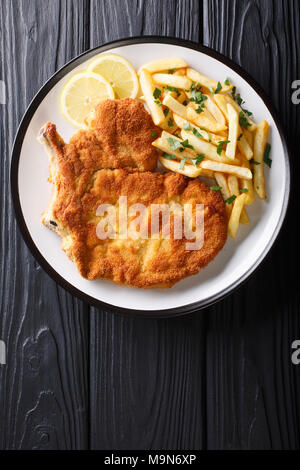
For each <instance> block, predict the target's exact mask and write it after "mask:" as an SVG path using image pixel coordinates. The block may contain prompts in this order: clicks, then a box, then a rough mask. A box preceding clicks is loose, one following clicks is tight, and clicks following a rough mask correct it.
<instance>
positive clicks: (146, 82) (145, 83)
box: [140, 70, 165, 126]
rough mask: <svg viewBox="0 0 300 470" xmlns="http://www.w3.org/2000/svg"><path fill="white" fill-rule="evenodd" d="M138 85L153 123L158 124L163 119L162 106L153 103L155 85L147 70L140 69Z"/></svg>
mask: <svg viewBox="0 0 300 470" xmlns="http://www.w3.org/2000/svg"><path fill="white" fill-rule="evenodd" d="M140 85H141V88H142V91H143V94H144V97H145V100H146V103H147V106H148V108H149V111H150V114H151V116H152V119H153V122H154V124H156V125H157V126H159V125H160V124H161V123H162V122H163V121H164V119H165V115H164V113H163V110H162V106H159V105H158V104H157V103H155V99H154V96H153V92H154V90H155V85H154V83H153V80H152V77H151V75H150V73H149V72H148V71H147V70H142V71H141V74H140Z"/></svg>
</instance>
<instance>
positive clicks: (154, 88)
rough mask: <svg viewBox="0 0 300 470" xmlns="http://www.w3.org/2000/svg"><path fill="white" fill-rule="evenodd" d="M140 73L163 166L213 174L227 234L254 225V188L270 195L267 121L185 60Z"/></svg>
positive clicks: (185, 172)
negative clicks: (223, 206) (254, 116)
mask: <svg viewBox="0 0 300 470" xmlns="http://www.w3.org/2000/svg"><path fill="white" fill-rule="evenodd" d="M138 76H139V80H140V85H141V89H142V93H143V96H141V99H142V100H144V101H145V102H146V104H147V107H148V109H149V111H150V114H151V116H152V119H153V122H154V124H155V125H157V126H159V127H160V128H161V129H162V133H161V136H160V137H158V138H157V139H156V140H155V141H154V142H153V145H154V146H155V147H156V148H157V149H159V150H160V151H161V154H160V157H159V160H160V162H161V164H162V165H163V166H164V167H165V168H167V169H168V170H171V171H174V172H177V173H181V174H183V175H185V176H188V177H190V178H197V177H198V176H204V177H208V178H214V179H215V181H216V186H212V187H211V189H213V190H219V191H221V193H222V195H223V198H224V200H225V202H226V208H227V212H228V233H229V235H230V236H231V237H232V238H235V236H236V234H237V232H238V228H239V224H240V223H242V224H245V225H248V224H249V223H250V221H249V217H248V214H247V212H246V208H245V206H247V205H251V204H252V203H253V201H254V198H255V192H256V194H257V195H258V196H259V197H260V198H261V199H265V198H266V192H265V181H264V155H265V151H266V146H267V145H268V146H269V144H267V139H268V131H269V125H268V123H267V122H266V121H262V122H260V123H259V124H255V123H254V121H253V120H252V119H251V118H250V115H251V113H249V112H248V111H246V110H244V109H243V108H242V100H241V98H239V99H236V94H235V88H234V87H233V84H232V83H230V81H229V79H226V80H225V83H221V82H217V81H215V80H212V79H210V78H208V77H206V76H204V75H202V74H201V73H199V72H198V71H196V70H194V69H192V68H189V66H188V64H187V63H186V62H185V61H184V60H182V59H179V58H171V59H162V60H157V61H155V62H151V63H148V64H145V65H143V66H142V67H141V68H140V70H139V71H138ZM238 96H239V95H238ZM269 147H270V146H269ZM268 150H269V149H268ZM269 161H270V160H269Z"/></svg>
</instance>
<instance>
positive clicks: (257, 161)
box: [253, 121, 269, 199]
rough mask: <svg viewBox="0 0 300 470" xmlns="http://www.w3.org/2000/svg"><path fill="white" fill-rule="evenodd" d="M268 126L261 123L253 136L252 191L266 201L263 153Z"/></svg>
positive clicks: (265, 122) (264, 122)
mask: <svg viewBox="0 0 300 470" xmlns="http://www.w3.org/2000/svg"><path fill="white" fill-rule="evenodd" d="M268 132H269V124H268V123H267V121H261V122H260V123H259V124H258V125H257V128H256V131H255V136H254V152H253V159H254V165H253V169H254V189H255V191H256V193H257V195H258V196H259V197H260V198H261V199H266V188H265V178H264V152H265V148H266V143H267V139H268Z"/></svg>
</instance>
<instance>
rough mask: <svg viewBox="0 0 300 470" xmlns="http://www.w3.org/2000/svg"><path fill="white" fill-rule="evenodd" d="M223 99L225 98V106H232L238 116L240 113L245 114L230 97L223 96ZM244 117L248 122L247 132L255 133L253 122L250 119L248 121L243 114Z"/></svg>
mask: <svg viewBox="0 0 300 470" xmlns="http://www.w3.org/2000/svg"><path fill="white" fill-rule="evenodd" d="M224 98H225V100H226V102H227V104H231V106H233V107H234V108H235V109H236V111H237V112H238V114H240V112H242V113H244V114H245V112H244V111H243V109H242V108H241V107H240V105H239V104H238V103H237V102H236V101H234V99H233V98H232V97H231V96H230V95H224ZM245 116H246V117H247V120H248V123H249V127H248V129H249V131H251V132H253V131H255V129H256V124H255V122H253V121H252V119H250V118H249V116H247V115H246V114H245Z"/></svg>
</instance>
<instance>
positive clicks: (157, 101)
mask: <svg viewBox="0 0 300 470" xmlns="http://www.w3.org/2000/svg"><path fill="white" fill-rule="evenodd" d="M154 103H156V104H157V105H158V106H161V105H162V104H161V101H159V100H154Z"/></svg>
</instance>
